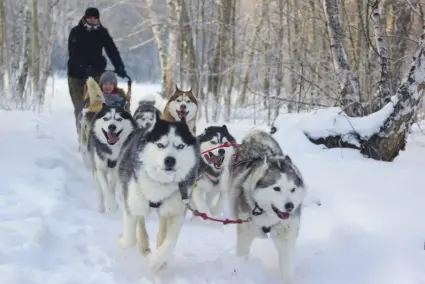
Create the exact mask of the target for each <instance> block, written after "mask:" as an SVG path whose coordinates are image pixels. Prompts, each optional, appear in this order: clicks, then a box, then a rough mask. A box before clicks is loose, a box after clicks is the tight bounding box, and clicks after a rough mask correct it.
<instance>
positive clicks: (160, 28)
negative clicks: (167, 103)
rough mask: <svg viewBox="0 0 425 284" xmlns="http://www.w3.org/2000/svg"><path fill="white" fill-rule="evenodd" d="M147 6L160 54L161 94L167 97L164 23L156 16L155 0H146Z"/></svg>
mask: <svg viewBox="0 0 425 284" xmlns="http://www.w3.org/2000/svg"><path fill="white" fill-rule="evenodd" d="M146 1H147V8H148V12H149V17H150V20H151V25H152V33H153V35H154V38H155V41H156V45H157V48H158V55H159V65H160V72H161V96H162V97H163V98H165V97H166V94H167V93H166V88H167V87H166V84H167V74H166V68H167V49H166V46H165V35H164V29H165V27H164V25H163V24H160V23H159V21H158V17H157V16H156V12H155V11H154V10H153V0H146Z"/></svg>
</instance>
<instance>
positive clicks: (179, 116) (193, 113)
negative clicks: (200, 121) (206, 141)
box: [162, 85, 198, 135]
mask: <svg viewBox="0 0 425 284" xmlns="http://www.w3.org/2000/svg"><path fill="white" fill-rule="evenodd" d="M197 117H198V100H197V99H196V97H195V95H194V94H193V92H192V89H190V90H188V91H182V90H180V89H179V88H178V87H177V85H176V90H175V91H174V94H173V95H172V96H171V97H170V99H169V100H168V102H167V104H166V105H165V108H164V111H163V113H162V119H164V120H167V121H184V122H186V123H187V125H188V126H189V129H190V131H191V132H192V134H193V135H196V120H197Z"/></svg>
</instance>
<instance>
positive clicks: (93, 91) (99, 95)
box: [86, 77, 105, 112]
mask: <svg viewBox="0 0 425 284" xmlns="http://www.w3.org/2000/svg"><path fill="white" fill-rule="evenodd" d="M86 85H87V94H88V98H89V100H90V105H89V111H91V112H98V111H100V109H101V108H102V104H103V103H104V102H105V97H104V96H103V92H102V90H101V89H100V87H99V85H98V84H97V82H96V81H95V80H94V79H93V78H92V77H89V78H88V79H87V82H86Z"/></svg>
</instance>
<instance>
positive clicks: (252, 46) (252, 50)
mask: <svg viewBox="0 0 425 284" xmlns="http://www.w3.org/2000/svg"><path fill="white" fill-rule="evenodd" d="M261 11H262V12H261V16H260V19H259V21H258V23H257V25H256V27H255V31H254V34H253V35H252V38H251V42H250V44H249V46H248V47H247V48H248V54H247V68H246V71H245V74H244V75H243V79H242V90H241V93H240V95H239V103H240V104H241V105H242V106H243V105H245V104H246V103H247V98H246V92H247V90H248V82H249V71H250V70H251V65H252V62H253V60H254V54H255V45H256V43H257V40H258V37H259V34H260V31H261V29H262V27H263V23H264V19H265V17H266V14H267V11H268V3H267V1H263V3H262V9H261Z"/></svg>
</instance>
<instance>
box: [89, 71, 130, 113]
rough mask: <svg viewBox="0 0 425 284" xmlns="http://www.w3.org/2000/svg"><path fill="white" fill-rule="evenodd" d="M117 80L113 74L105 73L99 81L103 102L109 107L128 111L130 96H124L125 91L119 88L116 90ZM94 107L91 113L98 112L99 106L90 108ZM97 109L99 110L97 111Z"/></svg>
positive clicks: (110, 72) (95, 105)
mask: <svg viewBox="0 0 425 284" xmlns="http://www.w3.org/2000/svg"><path fill="white" fill-rule="evenodd" d="M117 85H118V79H117V76H116V75H115V73H114V72H112V71H105V72H104V73H103V74H102V76H100V79H99V86H100V89H101V90H102V93H103V97H104V102H105V104H106V105H109V106H121V107H123V108H125V109H126V110H127V111H130V99H131V96H130V94H129V93H128V94H126V93H125V91H124V90H123V89H121V88H118V86H117ZM88 98H89V96H86V105H90V103H89V102H88V101H89V100H88ZM93 107H96V109H91V111H93V112H98V111H100V108H101V105H97V104H94V105H93V104H92V108H93ZM97 108H99V109H97Z"/></svg>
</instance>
